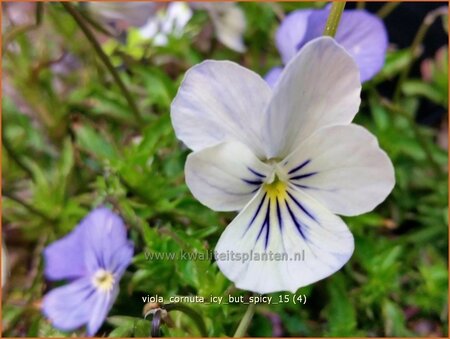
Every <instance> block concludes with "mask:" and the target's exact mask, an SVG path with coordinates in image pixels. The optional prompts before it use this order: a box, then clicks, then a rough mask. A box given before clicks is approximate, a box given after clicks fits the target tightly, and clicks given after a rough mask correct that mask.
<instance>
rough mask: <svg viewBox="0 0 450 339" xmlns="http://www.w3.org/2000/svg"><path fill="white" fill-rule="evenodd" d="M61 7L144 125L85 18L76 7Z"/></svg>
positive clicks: (129, 95)
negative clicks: (90, 46)
mask: <svg viewBox="0 0 450 339" xmlns="http://www.w3.org/2000/svg"><path fill="white" fill-rule="evenodd" d="M61 5H62V6H63V7H64V8H65V10H66V11H67V12H68V13H69V14H70V15H71V16H72V18H73V19H74V20H75V21H76V23H77V24H78V26H79V27H80V28H81V30H82V31H83V33H84V35H85V36H86V38H87V39H88V40H89V42H90V43H91V45H92V47H93V48H94V50H95V52H96V53H97V55H98V56H99V58H100V60H101V61H102V62H103V64H104V65H105V66H106V68H107V69H108V71H109V72H110V73H111V75H112V77H113V79H114V81H115V82H116V84H117V86H119V88H120V90H121V92H122V94H123V96H124V97H125V99H126V100H127V102H128V105H129V106H130V108H131V111H132V112H133V114H134V116H135V118H136V120H137V121H138V122H139V123H140V124H142V123H143V120H142V117H141V114H140V113H139V110H138V108H137V105H136V103H135V102H134V100H133V98H132V96H131V94H130V92H129V91H128V89H127V87H126V86H125V84H124V83H123V81H122V79H121V78H120V76H119V73H117V71H116V69H115V68H114V66H113V65H112V64H111V61H110V60H109V58H108V56H107V55H106V54H105V52H104V51H103V49H102V47H101V46H100V44H99V43H98V41H97V39H96V38H95V36H94V34H93V33H92V32H91V29H90V28H89V27H88V25H86V23H85V21H84V19H83V16H82V15H81V14H80V12H78V10H77V9H76V7H75V6H74V5H72V4H71V3H68V2H61Z"/></svg>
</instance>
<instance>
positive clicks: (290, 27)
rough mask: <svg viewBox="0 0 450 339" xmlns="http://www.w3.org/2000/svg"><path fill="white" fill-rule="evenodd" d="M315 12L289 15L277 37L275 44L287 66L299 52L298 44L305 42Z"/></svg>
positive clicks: (300, 11)
mask: <svg viewBox="0 0 450 339" xmlns="http://www.w3.org/2000/svg"><path fill="white" fill-rule="evenodd" d="M312 12H314V10H297V11H293V12H291V13H289V15H287V16H286V17H285V18H284V20H283V22H282V23H281V25H280V27H279V28H278V30H277V33H276V36H275V43H276V46H277V48H278V51H279V52H280V55H281V60H282V61H283V63H284V64H287V63H288V62H289V60H291V59H292V58H293V57H294V55H295V54H297V52H298V44H299V43H300V42H302V41H304V36H305V34H306V33H307V29H308V18H309V15H310V14H311V13H312Z"/></svg>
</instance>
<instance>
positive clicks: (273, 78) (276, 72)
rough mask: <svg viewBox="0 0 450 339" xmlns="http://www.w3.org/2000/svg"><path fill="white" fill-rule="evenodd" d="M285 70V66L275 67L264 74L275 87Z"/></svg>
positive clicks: (265, 78)
mask: <svg viewBox="0 0 450 339" xmlns="http://www.w3.org/2000/svg"><path fill="white" fill-rule="evenodd" d="M282 72H283V67H274V68H272V69H271V70H270V71H269V72H267V74H266V75H265V76H264V80H266V81H267V83H268V84H269V86H270V87H272V88H274V87H275V84H276V83H277V81H278V79H279V78H280V75H281V73H282Z"/></svg>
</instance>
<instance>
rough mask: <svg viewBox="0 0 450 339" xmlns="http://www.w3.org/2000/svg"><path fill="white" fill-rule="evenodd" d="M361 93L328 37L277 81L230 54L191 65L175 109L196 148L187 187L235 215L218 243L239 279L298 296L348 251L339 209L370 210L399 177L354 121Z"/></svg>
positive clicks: (177, 125) (346, 59)
mask: <svg viewBox="0 0 450 339" xmlns="http://www.w3.org/2000/svg"><path fill="white" fill-rule="evenodd" d="M360 91H361V83H360V78H359V70H358V67H357V65H356V63H355V61H354V60H353V59H352V58H351V57H350V55H349V54H348V53H347V52H346V51H345V50H344V49H343V48H342V47H341V46H339V45H338V44H337V43H336V42H335V41H334V40H333V39H332V38H329V37H321V38H318V39H316V40H313V41H311V42H309V43H307V44H306V45H305V46H304V47H303V48H302V50H301V51H300V52H299V53H298V54H297V55H296V56H295V57H294V58H293V59H292V60H291V61H290V62H289V63H288V64H287V66H286V67H285V69H284V70H283V72H282V74H281V76H280V79H279V81H278V82H277V84H276V85H275V87H274V88H273V89H271V88H270V87H269V85H267V83H266V82H265V81H264V80H263V79H262V78H261V77H260V76H259V75H258V74H256V73H254V72H252V71H250V70H248V69H246V68H243V67H241V66H239V65H237V64H235V63H233V62H228V61H205V62H203V63H201V64H199V65H196V66H194V67H193V68H191V69H190V70H189V71H188V72H187V73H186V76H185V78H184V80H183V82H182V84H181V86H180V89H179V91H178V94H177V96H176V97H175V99H174V101H173V103H172V107H171V117H172V123H173V126H174V129H175V132H176V135H177V137H178V138H179V139H180V140H182V141H183V142H184V143H185V144H186V145H187V146H188V147H189V148H191V149H192V150H193V151H194V152H193V153H191V154H190V155H189V156H188V158H187V161H186V167H185V175H186V183H187V185H188V187H189V188H190V190H191V192H192V194H193V195H194V196H195V197H196V198H197V199H198V200H199V201H200V202H201V203H203V204H204V205H206V206H208V207H209V208H211V209H213V210H216V211H239V214H238V215H237V216H236V218H235V219H234V220H233V221H232V222H231V224H229V225H228V226H227V228H226V229H225V231H224V232H223V234H222V235H221V237H220V239H219V241H218V243H217V246H216V260H217V264H218V266H219V268H220V270H221V271H222V272H223V273H224V274H225V276H227V277H228V278H229V279H230V280H232V281H233V282H234V283H235V285H236V287H238V288H241V289H245V290H250V291H254V292H258V293H270V292H276V291H286V290H287V291H292V292H294V291H296V290H297V289H298V288H299V287H302V286H305V285H308V284H311V283H314V282H316V281H318V280H320V279H323V278H325V277H327V276H329V275H331V274H333V273H334V272H336V271H337V270H339V269H340V268H341V267H342V266H343V265H344V264H345V263H346V262H347V261H348V260H349V258H350V257H351V255H352V253H353V249H354V240H353V236H352V234H351V232H350V231H349V229H348V228H347V226H346V225H345V223H344V222H343V221H342V219H341V218H339V217H338V216H336V214H340V215H346V216H353V215H358V214H361V213H365V212H368V211H371V210H372V209H374V208H375V207H376V206H377V205H378V204H380V203H381V202H382V201H383V200H384V199H385V198H386V197H387V195H388V194H389V193H390V192H391V190H392V188H393V186H394V183H395V178H394V168H393V166H392V163H391V161H390V160H389V158H388V156H387V155H386V153H385V152H384V151H383V150H381V149H380V147H379V145H378V142H377V139H376V138H375V137H374V136H373V135H372V134H371V133H369V132H368V131H367V130H366V129H364V128H363V127H360V126H357V125H354V124H351V121H352V120H353V118H354V116H355V115H356V113H357V112H358V109H359V105H360ZM256 254H258V255H256ZM270 254H271V255H270ZM299 254H301V255H299ZM258 258H259V260H257V259H258ZM244 259H247V260H244ZM262 259H266V260H262Z"/></svg>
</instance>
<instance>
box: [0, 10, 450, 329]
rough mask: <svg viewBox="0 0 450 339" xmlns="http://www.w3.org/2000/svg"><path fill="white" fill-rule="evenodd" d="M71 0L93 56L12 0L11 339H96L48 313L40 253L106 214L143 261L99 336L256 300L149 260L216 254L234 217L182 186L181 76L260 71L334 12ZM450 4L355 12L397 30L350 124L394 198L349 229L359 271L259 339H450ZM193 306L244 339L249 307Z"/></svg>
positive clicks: (6, 72)
mask: <svg viewBox="0 0 450 339" xmlns="http://www.w3.org/2000/svg"><path fill="white" fill-rule="evenodd" d="M73 5H74V6H75V8H76V9H77V11H78V12H79V13H80V14H81V16H82V17H83V20H84V23H85V25H86V26H87V27H88V29H89V31H90V32H92V34H93V38H94V40H95V43H96V45H95V44H93V43H92V41H90V40H88V39H87V38H86V36H85V35H84V33H83V30H82V27H80V25H79V24H77V22H75V21H74V19H73V17H72V16H71V15H69V14H68V12H67V11H66V10H65V9H64V8H63V6H61V4H59V3H27V2H22V3H12V2H10V3H9V2H2V44H3V45H2V240H3V247H2V248H3V251H4V252H2V254H4V256H3V255H2V278H3V279H2V285H3V289H2V330H3V333H2V334H3V336H6V337H25V336H32V337H37V336H42V337H47V336H58V337H62V336H83V335H84V331H83V330H82V329H80V330H78V331H74V332H71V333H63V332H59V331H58V330H56V329H54V328H52V326H51V325H50V324H49V322H48V321H47V320H46V319H45V318H44V317H43V316H42V314H41V311H40V306H41V300H42V297H43V295H44V294H45V293H46V292H47V291H49V290H50V289H51V288H52V287H54V286H55V284H51V283H49V282H47V281H46V280H45V279H44V277H43V267H44V262H43V258H42V250H43V248H44V247H45V246H47V245H48V244H49V243H51V242H52V241H55V240H56V239H59V238H61V237H62V236H64V235H65V234H67V233H68V232H70V231H71V230H72V229H73V227H74V226H75V225H76V224H77V223H78V222H79V221H80V220H81V219H82V218H83V217H84V216H85V215H86V214H87V213H88V212H89V211H90V210H91V209H92V208H93V207H95V206H97V205H99V204H105V205H107V206H110V207H111V208H113V209H114V210H115V211H116V212H118V213H119V214H120V215H121V216H122V217H123V218H124V220H125V221H126V224H127V226H128V228H129V234H130V237H131V238H132V239H133V241H134V243H135V257H134V259H133V263H132V265H130V267H129V268H128V270H127V272H126V273H125V275H124V277H123V278H122V281H121V292H120V295H119V296H118V298H117V301H116V302H115V304H114V307H113V309H112V310H111V312H110V314H109V317H108V318H107V320H106V322H105V324H104V325H103V327H102V329H101V330H100V332H99V335H101V336H111V337H115V336H116V337H117V336H119V337H120V336H126V337H130V336H138V337H139V336H140V337H142V336H149V333H150V322H149V321H146V320H143V317H142V312H143V309H144V306H145V305H144V303H143V302H142V298H141V297H142V296H147V295H156V294H158V295H163V296H166V297H169V296H172V295H202V296H209V295H211V294H213V295H226V294H232V295H236V296H238V295H244V296H248V295H249V293H247V292H245V291H240V290H237V289H236V288H234V286H233V285H232V283H231V282H229V281H228V280H227V279H226V278H225V277H224V276H223V275H222V273H221V272H220V271H219V270H218V268H217V266H216V265H215V264H214V263H213V262H209V261H154V262H149V261H148V260H146V259H145V254H144V253H145V251H151V252H155V253H156V252H167V251H180V250H181V249H183V250H185V251H192V252H193V251H197V252H205V251H207V250H211V249H213V248H214V246H215V244H216V242H217V239H218V237H219V236H220V234H221V232H222V230H223V228H224V227H225V226H226V225H227V224H228V223H229V221H230V220H231V219H232V218H233V217H234V215H233V214H232V213H215V212H213V211H211V210H209V209H208V208H206V207H204V206H202V205H201V204H200V203H199V202H197V201H196V200H195V199H194V198H193V197H192V195H191V194H190V192H189V190H188V189H187V187H186V185H185V183H184V173H183V168H184V162H185V159H186V156H187V154H188V153H189V152H188V150H187V149H185V148H184V147H183V146H182V145H181V144H180V143H179V142H178V141H177V140H176V138H175V136H174V133H173V130H172V126H171V124H170V118H169V112H170V103H171V101H172V99H173V97H174V96H175V94H176V91H177V88H178V86H179V84H180V81H181V79H182V78H183V75H184V73H185V71H186V70H187V69H189V68H190V67H191V66H193V65H195V64H197V63H199V62H201V61H203V60H205V59H227V60H232V61H235V62H238V63H239V64H241V65H243V66H245V67H247V68H250V69H252V70H253V71H255V72H257V73H259V74H261V75H262V76H263V75H265V74H266V73H267V71H268V70H269V69H271V68H272V67H274V66H278V65H280V64H281V60H280V56H279V53H278V51H277V49H276V46H275V38H274V36H275V32H276V29H277V28H278V26H279V24H280V21H281V20H283V18H284V16H285V15H286V14H288V13H289V12H291V11H293V10H296V9H301V8H310V7H313V8H322V7H324V6H325V5H326V3H324V2H314V3H295V2H289V3H283V2H279V3H252V2H246V3H228V4H217V5H216V4H211V3H202V4H197V3H190V4H187V3H184V4H180V3H178V4H176V6H172V4H170V5H168V4H163V3H147V7H146V8H144V7H142V8H138V10H137V11H136V8H133V4H131V3H128V4H121V5H123V6H125V7H119V8H118V7H116V6H114V5H112V4H108V3H105V2H102V3H96V4H91V3H73ZM121 5H120V4H119V6H121ZM127 5H128V7H127ZM446 5H447V3H446V2H443V3H439V2H433V3H431V2H430V3H425V2H424V3H419V2H414V3H411V2H406V3H381V2H380V3H372V2H371V3H363V2H358V3H348V4H347V6H346V8H348V9H351V8H358V9H364V8H365V9H366V10H368V11H369V12H372V13H374V14H375V15H378V16H380V17H381V18H382V19H383V20H384V23H385V25H386V28H387V32H388V37H389V48H388V52H387V55H386V62H385V65H384V67H383V69H382V70H381V72H379V73H378V75H377V76H375V77H374V78H373V79H372V80H370V81H369V82H367V83H365V84H364V86H363V93H362V105H361V108H360V113H359V114H358V115H357V117H356V120H355V122H356V123H358V124H361V125H363V126H365V127H366V128H368V129H369V130H370V131H371V132H372V133H374V134H375V135H376V136H377V137H378V140H379V142H380V145H381V147H382V148H383V149H384V150H386V152H387V153H388V155H389V156H390V158H391V159H392V161H393V163H394V166H395V170H396V187H395V189H394V191H393V193H392V194H391V195H390V197H389V198H388V199H387V200H386V201H385V202H384V203H383V204H382V205H380V206H379V207H378V208H377V209H376V210H375V211H373V212H371V213H367V214H365V215H362V216H358V217H352V218H345V220H346V222H347V224H348V225H349V227H350V228H351V230H352V232H353V234H354V236H355V244H356V248H355V252H354V255H353V257H352V259H351V260H350V261H349V263H348V264H347V265H345V267H344V268H343V269H342V270H341V271H339V272H338V273H336V274H335V275H333V276H331V277H329V278H327V279H325V280H323V281H320V282H318V283H316V284H314V285H311V286H308V287H305V288H302V289H300V290H299V291H298V292H297V293H299V294H304V295H306V296H307V302H306V304H305V305H299V304H296V305H295V304H293V303H286V304H279V305H264V304H261V305H258V306H257V308H256V314H255V317H254V318H253V322H252V324H251V327H250V328H249V335H250V336H259V337H264V336H313V337H320V336H340V337H344V336H353V337H354V336H377V337H383V336H401V337H409V336H414V337H417V336H424V337H431V336H439V337H446V336H448V321H447V319H448V180H447V178H448V175H447V173H448V156H447V154H448V16H447V15H443V14H445V13H446V10H444V11H443V10H439V9H442V7H443V6H446ZM230 8H232V9H230ZM230 13H231V14H230ZM96 46H97V48H98V47H99V46H100V48H101V49H102V50H103V51H104V55H103V59H102V58H101V57H99V53H98V51H97V50H96V49H95V48H96ZM104 57H106V58H107V59H108V60H110V63H111V64H112V66H113V70H114V71H115V72H113V73H115V74H118V75H119V76H120V79H122V82H123V83H124V85H125V87H126V89H127V92H128V95H129V96H130V97H131V98H130V97H127V94H126V93H125V95H124V90H123V89H122V88H121V87H120V86H118V85H117V81H115V80H114V77H113V76H112V73H111V70H110V69H108V68H107V67H105V60H104ZM283 294H284V293H283ZM274 295H275V296H276V295H278V294H274ZM192 307H193V308H195V311H196V312H198V313H199V314H200V315H201V317H202V319H203V321H204V322H205V324H206V326H207V328H208V333H209V335H211V336H223V335H228V336H230V335H232V334H233V333H234V330H235V329H236V326H237V324H238V323H239V321H240V319H241V318H242V316H243V314H244V312H245V306H244V305H239V304H237V305H216V304H211V305H193V306H192ZM170 316H171V318H172V320H173V322H172V324H169V325H164V326H163V327H162V333H163V335H164V336H198V335H199V332H198V330H197V328H196V327H195V325H194V324H193V323H192V320H191V319H190V318H189V317H186V316H185V315H184V314H183V313H181V312H171V313H170Z"/></svg>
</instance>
